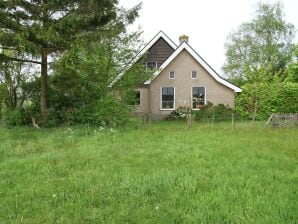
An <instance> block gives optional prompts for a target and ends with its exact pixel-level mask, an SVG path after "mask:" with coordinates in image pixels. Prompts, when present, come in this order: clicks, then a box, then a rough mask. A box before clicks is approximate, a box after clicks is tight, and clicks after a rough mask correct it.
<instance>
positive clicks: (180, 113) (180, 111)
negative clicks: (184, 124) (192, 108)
mask: <svg viewBox="0 0 298 224" xmlns="http://www.w3.org/2000/svg"><path fill="white" fill-rule="evenodd" d="M187 112H188V107H178V108H177V109H175V110H173V111H172V112H171V113H170V114H169V116H168V117H167V120H184V119H186V114H187Z"/></svg>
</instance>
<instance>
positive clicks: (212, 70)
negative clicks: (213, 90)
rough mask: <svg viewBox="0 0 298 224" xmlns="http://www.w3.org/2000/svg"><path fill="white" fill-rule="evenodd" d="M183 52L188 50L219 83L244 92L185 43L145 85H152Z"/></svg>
mask: <svg viewBox="0 0 298 224" xmlns="http://www.w3.org/2000/svg"><path fill="white" fill-rule="evenodd" d="M183 50H186V51H187V52H188V53H189V54H190V55H191V56H192V57H193V58H194V59H195V60H196V61H197V62H198V63H199V64H200V65H201V66H202V67H203V68H204V69H205V70H206V71H207V72H208V73H209V74H210V75H211V76H212V77H213V78H214V79H215V80H216V81H217V82H219V83H221V84H222V85H224V86H226V87H228V88H230V89H232V90H234V91H235V92H237V93H238V92H242V90H241V89H240V88H239V87H237V86H235V85H233V84H232V83H230V82H228V81H227V80H225V79H223V78H222V77H220V75H218V74H217V72H216V71H215V70H214V69H213V68H212V67H211V66H210V65H209V64H208V63H207V62H206V61H205V60H204V59H203V58H202V57H201V56H200V55H199V54H198V53H197V52H196V51H195V50H194V49H193V48H192V47H191V46H190V45H189V44H188V43H187V42H185V41H183V42H182V43H181V44H180V46H179V47H178V48H177V49H176V50H175V51H174V52H173V54H172V55H171V56H170V57H169V58H168V59H167V60H166V61H165V62H164V63H163V64H162V65H161V66H160V67H159V69H158V70H157V71H156V72H154V73H153V77H152V78H151V79H150V80H148V81H146V82H145V84H150V83H151V82H152V80H154V79H155V78H156V77H157V76H158V75H159V74H160V73H161V72H162V71H163V70H164V69H165V68H166V67H167V66H168V65H169V64H170V63H171V62H172V61H173V60H174V59H175V58H176V57H177V56H178V55H179V54H180V53H181V52H182V51H183Z"/></svg>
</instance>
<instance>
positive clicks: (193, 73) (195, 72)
mask: <svg viewBox="0 0 298 224" xmlns="http://www.w3.org/2000/svg"><path fill="white" fill-rule="evenodd" d="M191 78H193V79H196V78H197V71H192V72H191Z"/></svg>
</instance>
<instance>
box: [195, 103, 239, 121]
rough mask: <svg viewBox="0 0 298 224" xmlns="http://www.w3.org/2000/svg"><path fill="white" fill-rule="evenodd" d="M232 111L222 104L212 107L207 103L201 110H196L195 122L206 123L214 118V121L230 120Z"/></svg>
mask: <svg viewBox="0 0 298 224" xmlns="http://www.w3.org/2000/svg"><path fill="white" fill-rule="evenodd" d="M233 113H234V110H233V109H232V108H230V107H229V106H225V105H223V104H218V105H215V106H214V105H213V104H212V103H210V102H208V103H207V104H206V105H205V106H204V107H203V108H202V109H200V110H196V111H195V112H194V114H195V120H198V121H206V120H210V119H212V117H213V116H214V117H215V119H216V121H225V120H230V119H231V116H232V114H233Z"/></svg>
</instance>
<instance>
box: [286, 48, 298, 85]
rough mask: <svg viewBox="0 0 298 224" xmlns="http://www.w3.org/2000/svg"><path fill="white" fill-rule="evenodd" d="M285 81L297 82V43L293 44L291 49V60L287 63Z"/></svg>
mask: <svg viewBox="0 0 298 224" xmlns="http://www.w3.org/2000/svg"><path fill="white" fill-rule="evenodd" d="M286 73H287V75H286V76H287V79H286V81H287V82H294V83H298V44H296V45H295V50H294V51H293V56H292V62H291V63H290V64H289V65H288V68H287V70H286Z"/></svg>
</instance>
